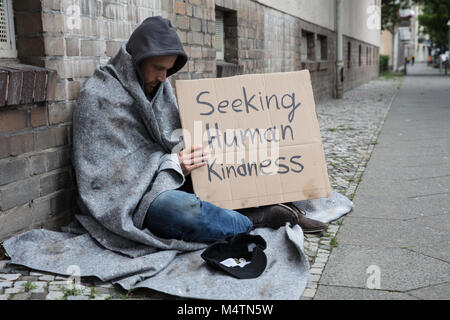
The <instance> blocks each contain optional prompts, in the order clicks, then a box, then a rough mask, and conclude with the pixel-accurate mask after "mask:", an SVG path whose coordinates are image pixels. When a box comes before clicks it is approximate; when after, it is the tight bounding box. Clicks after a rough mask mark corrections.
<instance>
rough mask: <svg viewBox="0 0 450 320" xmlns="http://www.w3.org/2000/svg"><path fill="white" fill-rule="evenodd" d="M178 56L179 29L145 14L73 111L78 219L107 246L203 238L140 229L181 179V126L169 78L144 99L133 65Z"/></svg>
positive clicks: (179, 244) (141, 248)
mask: <svg viewBox="0 0 450 320" xmlns="http://www.w3.org/2000/svg"><path fill="white" fill-rule="evenodd" d="M175 53H176V54H177V55H178V59H177V60H176V61H177V63H175V65H174V67H173V68H172V69H170V70H169V73H168V74H170V75H171V74H174V73H175V72H176V71H178V70H179V69H180V68H182V67H183V65H184V64H185V62H186V59H187V56H186V54H185V53H184V50H183V47H182V45H181V42H180V40H179V38H178V35H177V33H176V32H175V31H174V29H173V28H172V27H171V25H170V22H169V21H168V20H166V19H163V18H161V17H151V18H148V19H146V20H145V21H144V22H143V23H142V24H141V25H140V26H139V27H138V28H137V29H136V31H135V32H134V33H133V34H132V35H131V37H130V40H129V41H128V42H125V43H124V44H123V45H122V47H121V48H120V50H119V51H118V52H117V53H116V54H115V55H114V56H113V57H112V58H111V59H110V60H109V61H108V63H107V64H106V65H100V66H98V67H97V69H96V70H95V72H94V75H93V76H92V77H91V78H90V79H89V80H88V81H87V82H86V84H85V86H84V87H83V89H82V90H81V92H80V96H79V98H78V101H77V104H76V106H75V108H74V113H73V165H74V169H75V176H76V182H77V189H78V195H79V197H78V204H79V208H80V211H81V214H78V215H76V216H75V217H76V219H77V220H78V222H79V223H80V224H81V225H82V226H83V227H84V228H85V229H86V230H87V231H88V232H89V234H90V235H91V236H92V237H93V238H95V239H96V240H97V241H98V242H99V243H100V244H102V245H103V246H104V247H105V248H108V249H110V250H113V251H117V252H120V253H123V254H126V255H128V256H132V257H136V256H141V255H145V254H148V253H149V252H153V251H155V250H157V249H176V250H183V251H184V250H196V249H199V248H202V247H204V246H205V245H204V244H200V243H193V242H184V241H180V240H175V239H163V238H159V237H157V236H155V235H153V234H152V233H151V232H150V231H148V230H147V229H143V221H144V218H145V215H146V212H147V209H148V207H149V206H150V204H151V202H152V201H153V199H155V198H156V197H157V196H158V195H159V194H160V193H162V192H164V191H166V190H172V189H178V188H179V187H180V186H182V185H183V184H184V182H185V177H184V175H183V172H182V170H181V167H180V163H179V160H178V156H177V153H176V152H175V151H174V150H175V149H174V148H179V147H180V146H181V145H180V143H182V141H181V130H179V129H180V127H181V124H180V118H179V113H178V106H177V101H176V98H175V95H174V92H173V89H172V86H171V84H170V82H169V80H168V79H166V81H165V82H164V83H162V84H161V85H160V86H159V87H158V89H157V90H156V93H155V95H154V97H153V99H151V100H149V99H148V98H147V96H146V94H145V92H144V90H143V86H142V82H140V79H139V76H138V74H139V72H138V70H139V68H137V66H138V65H139V63H140V62H141V61H142V59H145V58H147V57H151V56H156V55H173V54H175Z"/></svg>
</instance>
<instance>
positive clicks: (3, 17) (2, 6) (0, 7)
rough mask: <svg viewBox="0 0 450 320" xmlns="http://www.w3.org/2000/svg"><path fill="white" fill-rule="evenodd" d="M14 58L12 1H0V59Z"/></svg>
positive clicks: (14, 42)
mask: <svg viewBox="0 0 450 320" xmlns="http://www.w3.org/2000/svg"><path fill="white" fill-rule="evenodd" d="M16 56H17V51H16V41H15V35H14V22H13V9H12V0H0V58H15V57H16Z"/></svg>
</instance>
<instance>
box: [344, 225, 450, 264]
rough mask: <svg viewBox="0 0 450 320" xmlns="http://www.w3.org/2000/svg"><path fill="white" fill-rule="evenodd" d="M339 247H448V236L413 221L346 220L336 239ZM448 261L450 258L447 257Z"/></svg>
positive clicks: (449, 240)
mask: <svg viewBox="0 0 450 320" xmlns="http://www.w3.org/2000/svg"><path fill="white" fill-rule="evenodd" d="M337 240H338V242H339V243H340V244H354V245H360V246H367V247H396V248H411V247H420V246H426V245H429V244H437V243H440V242H442V243H443V244H444V245H445V244H447V245H449V244H450V239H449V237H448V232H445V231H441V230H437V229H435V228H431V227H428V226H423V225H421V224H420V223H417V222H415V221H414V220H406V221H404V220H388V219H373V218H354V217H353V216H351V217H347V218H346V219H345V222H344V223H343V224H342V227H341V230H340V231H339V234H338V236H337ZM447 258H449V260H450V255H447Z"/></svg>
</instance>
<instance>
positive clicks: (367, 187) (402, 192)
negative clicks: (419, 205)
mask: <svg viewBox="0 0 450 320" xmlns="http://www.w3.org/2000/svg"><path fill="white" fill-rule="evenodd" d="M358 193H361V194H363V195H366V196H372V197H379V198H381V199H393V200H396V199H406V198H415V197H426V196H430V195H438V194H443V195H450V175H449V176H444V177H436V178H434V179H416V180H395V181H391V180H384V179H376V178H375V179H368V178H366V179H363V180H362V181H361V183H360V185H359V186H358Z"/></svg>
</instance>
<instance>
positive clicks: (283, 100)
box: [196, 87, 301, 122]
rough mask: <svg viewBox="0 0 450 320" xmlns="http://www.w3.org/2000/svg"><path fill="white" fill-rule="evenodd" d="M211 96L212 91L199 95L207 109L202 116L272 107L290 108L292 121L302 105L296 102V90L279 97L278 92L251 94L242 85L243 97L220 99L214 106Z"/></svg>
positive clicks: (289, 116) (247, 111) (279, 108)
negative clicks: (268, 94)
mask: <svg viewBox="0 0 450 320" xmlns="http://www.w3.org/2000/svg"><path fill="white" fill-rule="evenodd" d="M257 96H258V97H257ZM211 98H212V97H211V92H210V91H202V92H200V93H199V94H198V95H197V97H196V101H197V103H198V104H199V105H202V106H204V108H205V111H204V112H202V113H200V115H201V116H210V115H212V114H213V113H214V112H217V113H228V112H236V113H239V112H245V113H248V114H250V113H252V112H259V111H265V110H270V109H271V108H272V109H274V110H282V109H288V110H289V114H288V121H289V122H292V120H294V116H295V111H296V110H297V109H298V108H299V107H300V106H301V102H299V103H296V101H295V92H292V93H286V94H284V95H283V96H281V97H278V96H277V95H276V94H272V95H271V96H267V95H266V96H265V97H263V96H262V94H261V92H259V93H258V95H256V94H252V95H249V94H248V93H247V89H246V88H245V87H242V98H236V99H234V100H232V101H231V100H226V99H225V100H222V101H220V102H219V103H218V104H217V106H214V104H213V103H212V101H211Z"/></svg>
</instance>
